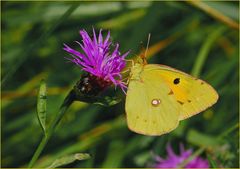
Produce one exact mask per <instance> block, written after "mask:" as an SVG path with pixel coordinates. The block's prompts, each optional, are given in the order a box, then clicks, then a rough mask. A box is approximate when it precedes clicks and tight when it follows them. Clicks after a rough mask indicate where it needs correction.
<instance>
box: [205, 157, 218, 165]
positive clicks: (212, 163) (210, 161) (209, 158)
mask: <svg viewBox="0 0 240 169" xmlns="http://www.w3.org/2000/svg"><path fill="white" fill-rule="evenodd" d="M207 158H208V161H209V163H210V167H211V168H218V167H217V163H216V162H215V161H214V160H213V159H212V157H211V156H210V155H209V154H207Z"/></svg>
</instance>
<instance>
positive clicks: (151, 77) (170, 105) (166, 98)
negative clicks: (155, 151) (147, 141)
mask: <svg viewBox="0 0 240 169" xmlns="http://www.w3.org/2000/svg"><path fill="white" fill-rule="evenodd" d="M133 72H134V71H133ZM134 76H135V77H134V78H131V79H130V82H129V85H128V91H127V97H126V114H127V123H128V127H129V129H130V130H132V131H134V132H136V133H140V134H144V135H162V134H164V133H168V132H170V131H171V130H173V129H175V128H176V127H177V125H178V123H179V112H180V106H179V105H178V104H177V102H176V99H175V97H174V95H169V92H171V89H170V88H169V86H168V85H167V84H166V83H165V82H164V80H163V79H162V78H161V77H160V76H159V75H158V74H157V73H155V72H151V71H148V70H145V69H143V71H142V72H141V73H138V74H137V75H136V74H135V75H134Z"/></svg>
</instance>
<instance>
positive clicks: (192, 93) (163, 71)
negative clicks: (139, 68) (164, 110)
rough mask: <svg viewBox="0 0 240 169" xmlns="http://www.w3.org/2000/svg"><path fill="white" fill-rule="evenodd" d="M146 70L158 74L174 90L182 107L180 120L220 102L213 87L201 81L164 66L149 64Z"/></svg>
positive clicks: (173, 93) (173, 92)
mask: <svg viewBox="0 0 240 169" xmlns="http://www.w3.org/2000/svg"><path fill="white" fill-rule="evenodd" d="M145 69H147V70H150V71H153V72H157V74H158V75H159V78H161V79H163V80H164V81H165V83H167V84H168V86H169V87H170V88H171V89H172V95H174V96H175V98H176V100H177V102H178V103H179V105H180V109H181V111H180V117H179V119H180V120H183V119H186V118H188V117H191V116H193V115H195V114H198V113H200V112H201V111H203V110H205V109H207V108H208V107H210V106H212V105H213V104H215V103H216V102H217V100H218V94H217V92H216V91H215V90H214V89H213V87H211V86H210V85H209V84H207V83H206V82H204V81H203V80H201V79H198V78H194V77H192V76H190V75H188V74H186V73H184V72H181V71H179V70H176V69H173V68H170V67H167V66H164V65H153V64H149V65H146V66H145Z"/></svg>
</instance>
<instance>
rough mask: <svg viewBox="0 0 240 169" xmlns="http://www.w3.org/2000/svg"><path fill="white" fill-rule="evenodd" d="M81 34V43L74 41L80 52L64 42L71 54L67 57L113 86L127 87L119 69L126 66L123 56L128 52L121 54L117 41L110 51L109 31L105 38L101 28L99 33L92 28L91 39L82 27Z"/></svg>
mask: <svg viewBox="0 0 240 169" xmlns="http://www.w3.org/2000/svg"><path fill="white" fill-rule="evenodd" d="M80 35H81V36H82V43H79V42H78V41H75V42H76V43H77V44H78V45H79V46H80V47H81V49H82V51H83V52H82V53H80V52H79V51H76V50H74V49H72V48H70V47H69V46H68V45H66V44H64V48H63V49H64V50H65V51H67V52H68V53H70V54H71V56H72V57H73V58H67V59H68V60H70V61H72V62H73V63H75V64H76V65H78V66H80V67H81V68H82V70H84V71H86V72H89V73H90V74H92V75H94V76H96V77H98V78H100V79H102V80H104V81H106V82H111V83H113V84H114V85H115V86H120V87H121V88H122V90H123V91H124V88H127V87H126V85H125V83H124V82H123V81H122V76H121V71H122V70H123V68H124V67H125V66H126V61H125V57H126V56H127V55H128V53H129V52H126V53H125V54H123V55H121V54H120V52H119V51H118V49H119V44H118V43H117V44H116V46H115V49H114V50H113V51H112V52H110V46H111V45H112V42H111V41H110V31H109V32H108V34H107V36H106V38H105V40H104V39H103V37H102V30H100V31H99V35H98V38H97V35H96V33H95V30H94V29H93V38H92V39H91V38H90V36H89V35H88V33H87V32H86V31H85V30H84V29H83V30H80Z"/></svg>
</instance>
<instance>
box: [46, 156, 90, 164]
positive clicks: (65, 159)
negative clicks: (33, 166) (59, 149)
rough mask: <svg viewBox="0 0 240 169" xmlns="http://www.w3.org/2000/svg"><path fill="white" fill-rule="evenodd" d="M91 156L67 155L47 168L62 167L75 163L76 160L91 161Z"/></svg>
mask: <svg viewBox="0 0 240 169" xmlns="http://www.w3.org/2000/svg"><path fill="white" fill-rule="evenodd" d="M89 158H90V155H89V154H87V153H76V154H71V155H67V156H64V157H61V158H58V159H56V160H55V161H54V162H53V163H52V164H51V165H50V166H49V167H47V168H56V167H60V166H63V165H67V164H70V163H73V162H74V161H76V160H86V159H89Z"/></svg>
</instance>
